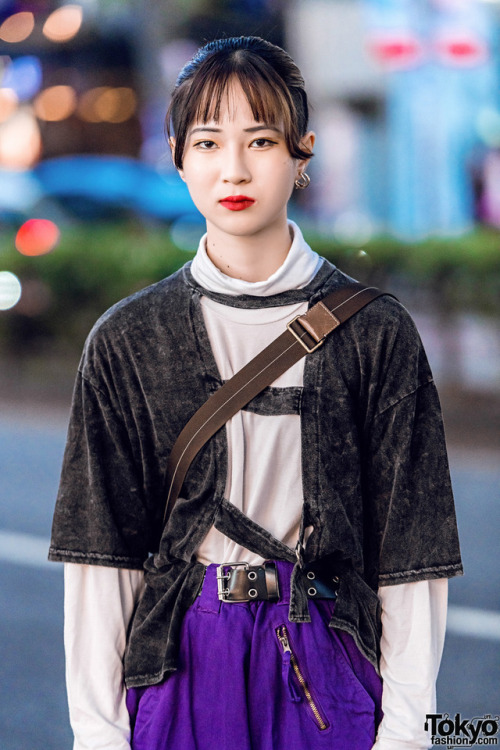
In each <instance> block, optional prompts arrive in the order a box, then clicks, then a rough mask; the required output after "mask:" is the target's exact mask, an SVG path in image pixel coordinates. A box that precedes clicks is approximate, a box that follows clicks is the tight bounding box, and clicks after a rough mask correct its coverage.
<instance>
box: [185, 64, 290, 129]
mask: <svg viewBox="0 0 500 750" xmlns="http://www.w3.org/2000/svg"><path fill="white" fill-rule="evenodd" d="M266 88H267V87H263V88H260V90H256V89H255V88H254V87H253V86H252V87H247V86H246V87H245V88H243V85H242V83H241V82H240V80H239V79H238V78H237V77H236V76H233V77H231V78H230V79H229V80H228V81H227V82H226V83H225V85H224V86H223V87H221V88H220V89H219V90H218V91H216V92H214V91H213V89H212V88H211V87H210V86H209V85H208V84H207V86H206V87H205V90H204V91H203V94H202V96H201V97H200V101H199V103H198V107H197V110H196V113H195V116H194V118H193V122H192V127H195V126H197V125H207V124H210V123H216V124H219V123H221V122H224V121H226V122H232V121H235V120H246V121H247V122H252V124H254V125H256V126H257V125H260V126H264V125H273V126H276V125H278V124H280V123H281V122H282V120H283V111H282V107H280V103H281V102H280V101H279V99H278V98H277V97H276V96H275V94H273V93H272V92H271V91H266V90H265V89H266Z"/></svg>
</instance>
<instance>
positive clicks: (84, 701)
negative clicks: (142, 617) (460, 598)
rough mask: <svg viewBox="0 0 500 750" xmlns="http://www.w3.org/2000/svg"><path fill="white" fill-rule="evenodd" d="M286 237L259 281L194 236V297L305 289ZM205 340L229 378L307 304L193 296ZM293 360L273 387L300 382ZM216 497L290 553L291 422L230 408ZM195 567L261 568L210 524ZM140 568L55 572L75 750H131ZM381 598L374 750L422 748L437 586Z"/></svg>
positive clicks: (295, 438) (439, 635)
mask: <svg viewBox="0 0 500 750" xmlns="http://www.w3.org/2000/svg"><path fill="white" fill-rule="evenodd" d="M290 227H291V231H292V232H293V241H292V245H291V248H290V251H289V253H288V255H287V257H286V259H285V261H284V263H283V265H282V266H281V267H280V268H278V270H277V271H276V272H275V273H273V274H272V276H270V277H269V278H268V279H266V280H265V281H259V282H248V281H243V280H241V279H234V278H231V277H228V276H226V275H225V274H223V273H222V272H221V271H220V270H219V269H218V268H217V267H216V266H215V265H214V264H213V263H212V262H211V260H210V259H209V257H208V255H207V252H206V246H205V237H203V238H202V239H201V241H200V245H199V248H198V252H197V254H196V256H195V258H194V260H193V263H192V267H191V271H192V274H193V277H194V278H195V280H196V281H197V282H198V283H199V284H200V285H201V286H202V287H204V288H205V289H209V290H210V291H214V292H220V293H223V294H225V295H240V294H251V295H255V296H267V295H273V294H277V293H279V292H283V291H286V290H288V289H297V288H301V287H304V286H306V285H307V284H308V283H309V282H310V281H311V279H312V278H313V277H314V275H315V274H316V272H317V271H318V269H319V267H320V265H321V263H322V259H321V258H320V257H319V256H318V255H317V254H316V253H315V252H313V250H311V248H310V247H309V246H308V245H307V243H306V242H305V241H304V239H303V237H302V234H301V232H300V229H299V228H298V227H297V225H295V224H294V223H293V222H290ZM201 304H202V310H203V316H204V321H205V325H206V328H207V332H208V336H209V340H210V343H211V346H212V349H213V352H214V356H215V360H216V363H217V366H218V368H219V371H220V374H221V376H222V377H223V378H224V379H227V378H229V377H231V376H232V375H233V374H234V373H235V372H236V371H237V370H238V369H240V368H241V367H242V366H243V365H244V364H246V363H247V362H248V361H249V360H250V359H251V358H252V357H253V356H255V354H257V353H258V352H259V351H260V350H261V349H263V348H264V346H266V345H267V344H268V343H270V341H272V340H273V339H274V338H276V337H277V336H278V335H279V334H280V333H282V331H283V329H284V326H285V324H286V322H288V320H290V319H291V318H293V317H294V316H295V315H298V314H300V313H302V312H303V311H305V310H306V308H307V303H306V302H304V303H299V304H293V305H287V306H284V307H268V308H256V309H253V308H252V309H243V308H236V307H231V306H230V305H225V304H220V303H218V302H214V301H213V300H211V299H208V298H207V297H202V298H201ZM303 367H304V360H301V361H300V362H299V363H297V364H296V365H294V366H293V367H291V368H290V369H289V370H288V371H287V372H286V373H284V374H283V375H281V376H280V378H278V379H277V380H276V381H275V383H274V384H273V385H275V386H301V385H302V377H303ZM226 429H227V435H228V449H229V450H228V453H229V455H228V474H227V478H226V497H227V498H228V499H229V500H230V502H232V503H234V504H235V505H236V506H237V507H238V508H240V509H241V510H242V511H243V512H244V513H245V514H246V515H247V516H248V517H250V518H251V519H252V520H254V521H256V522H257V523H259V524H260V525H261V526H263V527H264V528H266V529H267V530H268V531H270V532H271V533H272V534H273V535H274V536H276V537H277V538H278V539H280V540H282V541H284V542H285V543H286V544H288V545H290V546H292V547H293V546H294V544H295V542H296V540H297V538H298V529H299V523H300V516H301V510H302V492H301V488H302V480H301V446H300V417H299V416H298V415H279V416H272V417H269V416H262V415H259V414H254V413H252V412H249V411H241V412H238V414H236V415H235V416H234V417H233V418H232V419H231V420H229V422H228V423H227V425H226ZM197 556H198V559H199V560H200V561H201V562H203V563H204V564H209V563H211V562H228V561H237V560H247V561H249V562H252V563H255V562H261V561H262V558H259V557H258V556H257V555H255V554H253V553H250V552H249V551H248V550H245V549H244V548H243V547H241V546H239V545H237V544H236V543H235V542H233V541H232V540H230V539H228V538H227V537H225V536H223V535H222V534H221V533H220V532H218V531H217V530H216V529H215V528H212V529H211V531H210V532H209V533H208V535H207V536H206V538H205V539H204V541H203V542H202V544H201V546H200V548H199V550H198V554H197ZM142 587H143V574H142V572H141V571H131V570H119V569H116V568H107V567H99V566H92V565H78V564H74V563H66V564H65V649H66V678H67V688H68V701H69V708H70V720H71V725H72V728H73V731H74V734H75V744H74V750H102V748H107V749H109V750H130V744H129V739H130V726H129V720H128V713H127V709H126V707H125V688H124V686H123V670H122V658H123V654H124V651H125V644H126V635H127V629H128V625H129V621H130V618H131V616H132V613H133V610H134V607H135V603H136V601H137V599H138V597H139V596H140V594H141V592H142ZM379 597H380V599H381V602H382V627H383V633H382V642H381V651H382V659H381V674H382V678H383V697H382V708H383V711H384V719H383V720H382V723H381V725H380V727H379V732H378V738H377V742H376V743H375V745H374V750H424V748H428V747H430V742H429V738H428V735H427V733H426V732H425V730H424V721H425V715H426V714H427V713H432V712H434V711H435V682H436V678H437V672H438V668H439V662H440V659H441V652H442V647H443V641H444V632H445V623H446V606H447V579H439V580H434V581H418V582H415V583H404V584H400V585H396V586H388V587H383V588H380V589H379Z"/></svg>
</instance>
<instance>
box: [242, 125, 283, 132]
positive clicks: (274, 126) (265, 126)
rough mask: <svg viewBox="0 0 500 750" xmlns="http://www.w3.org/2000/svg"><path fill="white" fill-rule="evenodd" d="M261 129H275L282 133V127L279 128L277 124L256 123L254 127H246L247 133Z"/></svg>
mask: <svg viewBox="0 0 500 750" xmlns="http://www.w3.org/2000/svg"><path fill="white" fill-rule="evenodd" d="M259 130H274V131H275V132H276V133H281V132H282V130H281V128H277V127H276V125H255V127H253V128H244V131H243V132H245V133H257V132H258V131H259Z"/></svg>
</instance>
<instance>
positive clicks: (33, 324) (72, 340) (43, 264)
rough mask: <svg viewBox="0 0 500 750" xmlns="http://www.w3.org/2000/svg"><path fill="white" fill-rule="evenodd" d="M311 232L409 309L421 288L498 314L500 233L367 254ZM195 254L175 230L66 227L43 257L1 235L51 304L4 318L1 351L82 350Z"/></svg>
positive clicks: (27, 282)
mask: <svg viewBox="0 0 500 750" xmlns="http://www.w3.org/2000/svg"><path fill="white" fill-rule="evenodd" d="M305 235H306V239H307V240H308V242H309V243H310V244H311V246H312V247H313V248H314V249H315V250H316V251H317V252H319V253H320V254H321V255H323V256H325V257H326V258H328V259H329V260H331V261H332V262H334V263H335V264H336V265H338V267H339V268H341V269H342V270H343V271H346V272H347V273H349V274H350V275H352V276H354V277H356V278H358V279H359V280H361V281H364V282H367V281H368V282H371V283H374V284H377V285H378V286H381V287H382V288H384V289H386V290H387V291H392V292H394V293H396V294H397V295H398V296H399V297H400V299H401V301H402V302H403V303H405V299H404V295H405V291H404V290H413V292H412V294H413V297H415V291H417V292H418V293H419V294H420V298H421V299H422V303H423V304H428V300H431V303H432V308H433V309H439V310H441V311H443V310H444V311H446V312H448V313H450V312H451V313H453V312H454V311H459V310H462V311H475V312H481V313H486V314H489V315H496V314H498V311H499V308H498V302H499V300H500V233H499V232H498V231H494V230H490V229H486V228H478V229H477V230H475V231H474V232H472V233H471V234H469V235H466V236H463V237H459V238H454V239H439V238H436V239H428V240H425V241H423V242H420V243H415V244H406V243H404V242H402V241H398V240H397V239H395V238H391V237H377V238H374V239H372V240H370V241H369V242H368V243H367V244H365V245H363V247H362V248H354V247H352V246H349V245H348V244H342V243H340V242H338V241H334V240H333V239H331V238H328V237H323V236H322V237H320V236H314V235H313V234H312V233H310V232H309V233H308V232H307V231H306V232H305ZM192 257H193V253H188V252H186V251H183V250H180V249H178V248H177V247H176V246H175V245H174V244H173V242H172V240H171V239H170V235H169V229H168V227H159V226H153V227H147V226H144V225H143V224H141V223H139V222H133V221H129V222H125V223H122V224H116V225H115V224H101V225H99V224H98V225H95V224H92V225H91V224H82V225H75V226H71V227H67V228H64V229H63V231H62V235H61V239H60V242H59V245H58V246H57V247H56V248H55V249H54V250H53V251H52V252H51V253H49V254H47V255H43V256H39V257H25V256H23V255H21V254H20V253H19V252H18V251H17V250H16V249H15V235H14V233H13V232H3V233H1V234H0V270H6V271H7V270H8V271H11V272H13V273H15V274H16V275H17V276H18V277H19V279H20V280H21V283H22V284H23V289H24V290H25V292H26V295H27V296H28V297H29V294H28V293H32V292H33V290H35V292H36V294H38V295H39V296H40V290H42V292H43V294H42V297H43V299H44V302H43V304H39V305H38V307H37V304H35V305H34V307H33V306H31V309H30V305H29V298H28V303H25V304H19V305H18V306H16V307H14V308H13V309H11V310H7V311H0V351H2V352H4V353H7V354H22V353H23V352H28V351H31V352H33V351H36V350H39V351H42V350H43V351H47V350H54V351H63V352H64V351H67V352H70V353H74V352H75V351H80V350H81V347H82V345H83V342H84V340H85V337H86V335H87V334H88V332H89V330H90V329H91V327H92V325H93V324H94V322H95V321H96V320H97V318H98V317H99V316H100V315H101V314H102V313H103V312H104V311H105V310H106V309H107V308H109V307H110V306H111V305H112V304H114V303H115V302H117V301H118V300H120V299H122V298H123V297H126V296H128V295H129V294H132V293H133V292H135V291H137V290H139V289H142V288H143V287H145V286H148V285H149V284H152V283H154V282H155V281H158V280H160V279H162V278H164V277H165V276H168V275H169V274H171V273H173V272H174V271H176V270H177V269H178V268H179V267H180V266H182V265H183V264H184V263H186V262H187V261H188V260H189V259H190V258H192ZM30 290H31V292H30ZM37 290H38V292H37ZM401 290H403V298H402V297H401ZM36 294H35V297H36ZM22 299H23V298H22ZM426 301H427V302H426Z"/></svg>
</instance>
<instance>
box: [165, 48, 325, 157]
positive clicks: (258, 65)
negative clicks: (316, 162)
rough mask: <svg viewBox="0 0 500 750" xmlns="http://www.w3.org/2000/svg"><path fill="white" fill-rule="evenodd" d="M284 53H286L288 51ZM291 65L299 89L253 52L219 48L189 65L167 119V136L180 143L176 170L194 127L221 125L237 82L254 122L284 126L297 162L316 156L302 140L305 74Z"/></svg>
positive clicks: (304, 126)
mask: <svg viewBox="0 0 500 750" xmlns="http://www.w3.org/2000/svg"><path fill="white" fill-rule="evenodd" d="M265 44H268V43H265ZM269 46H272V45H269ZM275 49H279V48H275ZM280 52H281V53H282V54H283V55H286V53H285V52H284V51H283V50H280ZM289 59H290V58H289ZM290 62H291V64H292V66H293V67H294V68H295V70H296V71H297V75H296V78H297V80H296V81H293V83H296V85H295V86H293V85H292V86H290V85H287V83H286V82H285V81H284V80H283V78H282V77H281V76H280V75H279V73H278V72H277V71H276V70H275V68H274V67H273V65H272V64H271V63H270V62H268V61H267V60H266V59H264V57H263V56H262V54H258V52H257V51H254V50H252V49H248V48H243V49H241V48H240V49H234V48H233V49H224V50H219V51H217V52H215V53H212V54H210V55H209V56H207V57H205V58H204V59H202V61H201V62H200V63H198V64H196V57H195V58H194V60H193V61H192V62H191V63H188V65H187V66H186V67H185V68H184V69H183V71H181V74H180V76H179V80H178V85H177V87H176V88H175V89H174V92H173V95H172V101H171V103H170V107H169V109H168V112H167V118H166V130H167V134H168V136H169V137H170V136H171V135H175V139H176V148H175V154H174V164H175V166H176V167H177V168H178V169H182V161H183V155H184V150H185V146H186V139H187V134H188V130H189V128H190V127H191V125H192V124H193V123H195V122H200V123H206V122H209V121H211V120H213V121H215V122H219V120H220V113H221V107H222V106H223V104H224V103H225V102H226V101H229V103H230V100H231V87H232V86H234V85H235V84H237V83H239V84H240V86H241V88H242V90H243V92H244V94H245V96H246V98H247V101H248V104H249V106H250V109H251V111H252V115H253V117H254V118H255V120H256V121H257V122H262V123H265V124H268V125H273V126H275V127H276V126H278V127H283V131H284V136H285V141H286V144H287V147H288V150H289V152H290V155H291V156H292V157H293V158H295V159H308V158H310V157H311V156H312V154H311V153H310V152H308V151H305V150H304V149H302V148H301V146H300V139H301V137H302V136H304V135H305V134H306V132H307V124H308V107H307V97H306V94H305V91H304V88H303V80H302V77H301V76H300V72H299V71H298V68H296V66H295V64H294V63H293V61H291V59H290ZM183 73H184V76H183Z"/></svg>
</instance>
